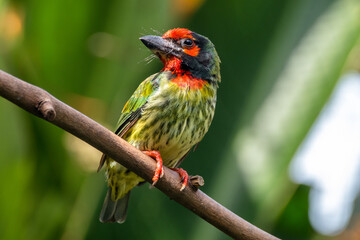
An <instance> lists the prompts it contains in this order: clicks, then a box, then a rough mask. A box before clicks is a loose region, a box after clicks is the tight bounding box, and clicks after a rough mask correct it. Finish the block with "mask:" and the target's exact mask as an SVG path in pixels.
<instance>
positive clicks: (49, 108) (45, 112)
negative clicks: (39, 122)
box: [36, 99, 56, 121]
mask: <svg viewBox="0 0 360 240" xmlns="http://www.w3.org/2000/svg"><path fill="white" fill-rule="evenodd" d="M36 108H37V110H38V111H40V113H41V114H42V116H43V117H44V119H46V120H48V121H52V120H54V119H55V117H56V112H55V109H54V106H53V104H52V102H51V100H50V99H45V100H43V101H41V102H39V104H38V105H37V106H36Z"/></svg>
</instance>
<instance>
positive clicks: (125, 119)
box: [98, 73, 159, 171]
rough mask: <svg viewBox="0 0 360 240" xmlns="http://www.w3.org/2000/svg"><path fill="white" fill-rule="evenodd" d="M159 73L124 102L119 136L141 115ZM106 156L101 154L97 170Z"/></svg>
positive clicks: (154, 87)
mask: <svg viewBox="0 0 360 240" xmlns="http://www.w3.org/2000/svg"><path fill="white" fill-rule="evenodd" d="M158 75H159V73H156V74H153V75H151V76H150V77H148V78H147V79H145V80H144V81H143V82H142V83H141V84H140V85H139V87H138V88H137V89H136V90H135V92H134V93H133V95H132V96H131V97H130V99H129V100H128V101H127V103H126V104H125V106H124V108H123V110H122V112H121V115H120V118H119V121H118V124H117V127H116V131H115V134H117V135H119V136H120V137H122V136H124V134H125V133H126V132H127V131H128V130H129V129H130V128H131V127H132V126H133V125H134V124H135V122H136V121H137V120H138V119H139V118H140V116H141V110H142V108H143V107H144V105H145V104H146V102H147V100H148V99H149V97H150V96H151V95H152V94H153V93H154V91H155V90H156V89H157V88H158V84H157V82H156V81H155V80H156V78H157V76H158ZM106 158H107V156H106V155H105V154H103V155H102V157H101V159H100V164H99V167H98V171H99V170H100V169H101V168H102V166H103V165H104V163H105V160H106Z"/></svg>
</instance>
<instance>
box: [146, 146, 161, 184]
mask: <svg viewBox="0 0 360 240" xmlns="http://www.w3.org/2000/svg"><path fill="white" fill-rule="evenodd" d="M143 153H145V154H146V155H148V156H150V157H152V158H154V159H155V160H156V169H155V173H154V176H153V178H152V181H153V183H152V184H151V185H152V186H155V184H156V183H157V181H158V180H159V179H160V178H162V177H163V176H164V173H165V171H164V167H163V161H162V158H161V155H160V153H159V151H143Z"/></svg>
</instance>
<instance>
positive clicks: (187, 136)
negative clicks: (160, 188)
mask: <svg viewBox="0 0 360 240" xmlns="http://www.w3.org/2000/svg"><path fill="white" fill-rule="evenodd" d="M198 102H199V101H198ZM198 102H197V103H196V104H195V103H191V102H189V101H186V102H185V101H183V102H181V101H177V103H178V104H176V105H174V106H173V105H172V104H171V103H167V104H166V106H163V107H156V106H149V107H148V108H145V109H144V112H143V114H142V117H141V118H140V119H139V120H138V121H137V122H136V123H135V124H134V126H133V127H132V129H131V130H130V131H129V132H128V133H127V134H126V135H125V136H124V139H125V140H127V141H128V142H129V143H130V144H132V145H133V146H135V147H137V148H138V149H140V150H157V151H159V152H160V154H161V156H162V159H163V163H164V165H166V166H168V167H175V165H176V164H177V163H178V161H179V160H180V159H181V158H182V157H183V156H184V155H185V154H186V153H187V152H188V151H189V150H190V149H191V147H193V146H194V145H195V144H197V143H198V142H200V140H201V139H202V138H203V137H204V135H205V133H206V132H207V131H208V129H209V126H210V123H211V120H212V118H213V113H214V111H213V108H212V107H211V106H210V105H211V104H212V102H211V101H209V102H208V103H209V104H200V103H198ZM159 105H160V106H162V104H159Z"/></svg>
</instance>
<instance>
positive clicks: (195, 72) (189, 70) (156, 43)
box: [140, 28, 221, 84]
mask: <svg viewBox="0 0 360 240" xmlns="http://www.w3.org/2000/svg"><path fill="white" fill-rule="evenodd" d="M140 40H141V41H142V42H143V43H144V44H145V46H146V47H148V48H149V49H150V50H151V51H152V52H153V53H154V54H155V55H157V56H158V57H159V58H160V60H161V61H162V62H163V63H164V68H163V71H171V72H172V73H174V74H191V76H193V77H195V78H199V79H203V80H207V81H210V82H213V83H215V84H217V83H218V82H220V80H221V78H220V58H219V56H218V54H217V52H216V50H215V46H214V44H212V42H210V40H209V39H208V38H207V37H204V36H202V35H200V34H197V33H195V32H192V31H190V30H188V29H185V28H175V29H171V30H169V31H167V32H166V33H165V34H164V35H163V36H162V37H160V36H154V35H148V36H143V37H141V38H140Z"/></svg>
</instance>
